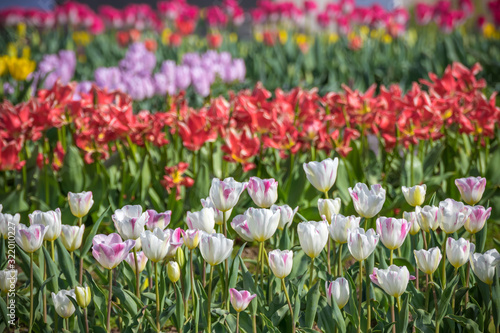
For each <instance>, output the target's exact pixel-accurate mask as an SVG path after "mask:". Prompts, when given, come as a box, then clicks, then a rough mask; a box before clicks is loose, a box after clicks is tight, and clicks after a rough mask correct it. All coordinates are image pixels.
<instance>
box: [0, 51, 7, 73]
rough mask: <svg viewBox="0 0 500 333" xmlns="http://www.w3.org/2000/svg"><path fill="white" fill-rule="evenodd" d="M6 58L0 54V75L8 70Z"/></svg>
mask: <svg viewBox="0 0 500 333" xmlns="http://www.w3.org/2000/svg"><path fill="white" fill-rule="evenodd" d="M7 59H8V57H7V56H0V76H2V75H4V74H5V73H7V71H8V70H9V69H8V67H7Z"/></svg>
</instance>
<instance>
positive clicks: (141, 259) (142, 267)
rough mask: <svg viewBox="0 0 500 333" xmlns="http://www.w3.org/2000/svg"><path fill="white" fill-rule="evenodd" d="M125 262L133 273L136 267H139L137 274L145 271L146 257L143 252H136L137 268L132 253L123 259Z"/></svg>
mask: <svg viewBox="0 0 500 333" xmlns="http://www.w3.org/2000/svg"><path fill="white" fill-rule="evenodd" d="M125 261H126V262H127V264H129V265H130V267H131V268H132V270H133V271H134V273H136V272H137V267H139V273H140V272H142V271H143V270H145V269H146V264H147V263H148V257H146V255H145V254H144V252H143V251H139V252H137V264H138V266H136V265H135V257H134V254H133V253H129V254H128V255H127V256H126V257H125Z"/></svg>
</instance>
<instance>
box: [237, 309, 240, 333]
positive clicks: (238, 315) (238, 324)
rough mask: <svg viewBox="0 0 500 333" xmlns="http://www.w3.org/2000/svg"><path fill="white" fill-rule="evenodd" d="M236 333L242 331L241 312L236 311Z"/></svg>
mask: <svg viewBox="0 0 500 333" xmlns="http://www.w3.org/2000/svg"><path fill="white" fill-rule="evenodd" d="M236 333H240V312H239V311H238V312H236Z"/></svg>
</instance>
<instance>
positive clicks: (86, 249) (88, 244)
mask: <svg viewBox="0 0 500 333" xmlns="http://www.w3.org/2000/svg"><path fill="white" fill-rule="evenodd" d="M109 208H110V207H109V206H108V208H106V210H105V211H104V212H103V213H102V214H101V216H99V218H98V219H97V221H96V222H95V223H94V225H93V226H92V230H90V233H89V234H88V235H87V238H86V239H85V243H84V244H83V246H82V248H81V249H80V255H82V254H83V255H85V254H86V253H87V252H89V250H90V247H91V246H92V240H93V239H94V236H95V235H96V234H97V230H99V226H100V225H101V222H102V220H103V219H104V217H105V216H106V214H107V213H108V210H109Z"/></svg>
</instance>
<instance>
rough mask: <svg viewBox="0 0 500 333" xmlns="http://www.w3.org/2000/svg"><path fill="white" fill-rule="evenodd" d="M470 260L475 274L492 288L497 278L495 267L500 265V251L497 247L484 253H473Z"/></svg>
mask: <svg viewBox="0 0 500 333" xmlns="http://www.w3.org/2000/svg"><path fill="white" fill-rule="evenodd" d="M469 260H470V262H471V267H472V271H473V272H474V274H476V276H477V277H478V278H479V280H481V281H483V282H484V283H486V284H487V285H489V286H490V288H491V285H492V284H493V282H494V278H495V269H497V268H498V267H499V265H500V253H498V251H497V250H496V249H491V250H488V251H486V252H485V253H484V254H480V253H474V254H473V253H471V254H470V259H469Z"/></svg>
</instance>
